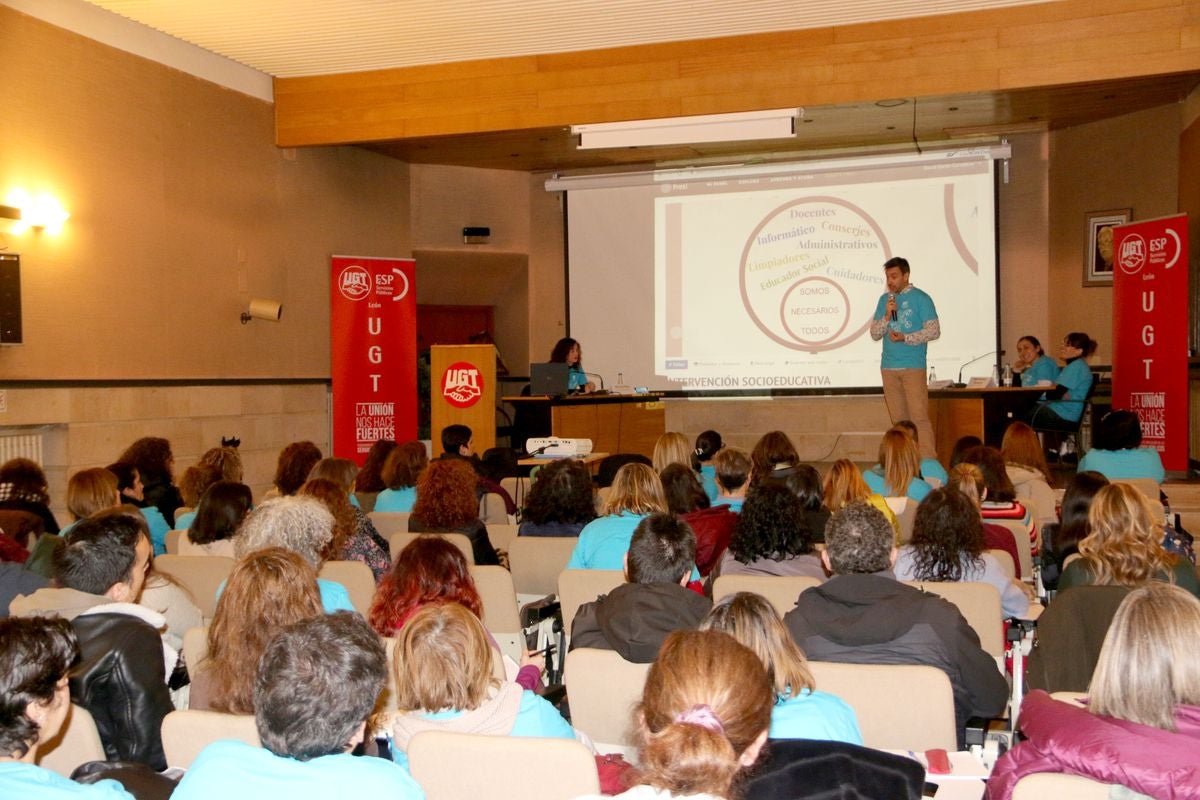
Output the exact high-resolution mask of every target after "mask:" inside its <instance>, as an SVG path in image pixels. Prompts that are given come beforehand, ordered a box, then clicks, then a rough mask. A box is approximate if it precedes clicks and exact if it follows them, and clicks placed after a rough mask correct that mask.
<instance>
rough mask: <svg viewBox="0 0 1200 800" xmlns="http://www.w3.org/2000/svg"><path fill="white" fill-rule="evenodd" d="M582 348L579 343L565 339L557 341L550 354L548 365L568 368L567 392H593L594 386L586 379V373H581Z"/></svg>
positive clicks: (568, 338) (569, 338)
mask: <svg viewBox="0 0 1200 800" xmlns="http://www.w3.org/2000/svg"><path fill="white" fill-rule="evenodd" d="M582 359H583V348H582V347H580V345H579V342H577V341H576V340H574V339H572V338H571V337H569V336H568V337H566V338H565V339H559V340H558V344H556V345H554V350H552V351H551V352H550V363H552V364H566V365H567V366H568V367H569V368H570V372H569V373H568V383H567V391H570V392H584V393H588V392H594V391H596V384H594V383H592V382H591V381H589V380H588V379H587V373H586V372H584V371H583V363H582Z"/></svg>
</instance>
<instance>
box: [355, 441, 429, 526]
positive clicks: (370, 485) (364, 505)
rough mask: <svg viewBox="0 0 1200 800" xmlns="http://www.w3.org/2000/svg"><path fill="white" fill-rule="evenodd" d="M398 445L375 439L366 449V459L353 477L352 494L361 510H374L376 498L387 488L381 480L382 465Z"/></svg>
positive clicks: (423, 449) (423, 448) (368, 511)
mask: <svg viewBox="0 0 1200 800" xmlns="http://www.w3.org/2000/svg"><path fill="white" fill-rule="evenodd" d="M399 446H400V445H399V444H398V443H397V442H395V441H393V440H392V439H377V440H376V441H375V444H373V445H371V449H370V450H368V451H367V460H366V461H365V462H364V463H363V466H362V469H361V470H359V471H358V475H356V476H355V478H354V496H355V498H357V500H358V504H359V505H358V507H359V508H361V509H362V510H363V511H365V512H367V513H370V512H372V511H374V510H375V500H376V498H377V497H378V496H379V493H380V492H382V491H383V490H384V489H386V488H387V484H386V483H384V480H383V467H384V465H385V464H386V463H387V458H388V456H389V455H391V454H392V452H393V451H394V450H395V449H396V448H397V447H399ZM424 451H425V446H424V445H421V452H422V453H424Z"/></svg>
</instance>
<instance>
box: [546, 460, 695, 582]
mask: <svg viewBox="0 0 1200 800" xmlns="http://www.w3.org/2000/svg"><path fill="white" fill-rule="evenodd" d="M600 513H601V516H599V517H597V518H596V519H594V520H592V521H591V522H589V523H588V524H587V525H585V526H584V527H583V530H581V531H580V532H579V542H578V543H576V545H575V550H574V551H572V553H571V559H570V560H569V561H568V562H567V569H624V564H625V554H626V553H627V552H629V542H630V541H631V540H632V539H633V531H634V529H635V528H637V526H638V523H639V522H641V521H642V520H643V519H645V518H646V517H648V516H650V515H651V514H665V513H667V500H666V498H665V497H664V496H663V486H662V481H661V480H659V478H658V473H657V472H655V471H654V470H653V469H651V468H650V467H648V466H646V465H645V464H638V463H629V464H626V465H624V466H623V467H621V468H620V469H619V470H617V474H616V475H615V476H613V483H612V487H611V489H610V491H609V494H608V498H607V499H606V500H605V501H604V507H603V508H601V509H600ZM699 574H700V573H698V572H697V573H696V575H697V576H698V575H699Z"/></svg>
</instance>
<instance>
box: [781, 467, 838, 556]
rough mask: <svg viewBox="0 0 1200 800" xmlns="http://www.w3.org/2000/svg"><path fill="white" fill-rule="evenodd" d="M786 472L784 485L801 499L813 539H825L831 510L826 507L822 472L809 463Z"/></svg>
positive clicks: (818, 540)
mask: <svg viewBox="0 0 1200 800" xmlns="http://www.w3.org/2000/svg"><path fill="white" fill-rule="evenodd" d="M786 472H787V474H786V475H784V476H783V485H784V486H786V487H787V488H788V489H790V490H791V492H792V494H794V495H796V497H798V498H799V499H800V507H801V508H803V509H804V524H805V525H806V526H807V527H808V530H809V533H811V534H812V537H813V541H814V542H823V541H825V526H826V525H827V524H828V523H829V515H830V511H829V509H828V508H826V507H825V493H824V491H823V490H822V487H821V474H820V473H819V472H817V470H816V468H815V467H812V466H810V465H809V464H799V465H797V466H795V467H793V468H792V469H790V470H786Z"/></svg>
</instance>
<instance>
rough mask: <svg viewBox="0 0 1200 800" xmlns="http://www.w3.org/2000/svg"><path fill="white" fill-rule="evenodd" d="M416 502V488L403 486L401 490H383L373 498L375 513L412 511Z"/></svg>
mask: <svg viewBox="0 0 1200 800" xmlns="http://www.w3.org/2000/svg"><path fill="white" fill-rule="evenodd" d="M416 502H417V487H415V486H405V487H404V488H402V489H384V490H383V491H382V492H380V493H379V494H378V495H376V497H375V510H376V511H400V512H408V511H412V508H413V504H414V503H416Z"/></svg>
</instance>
